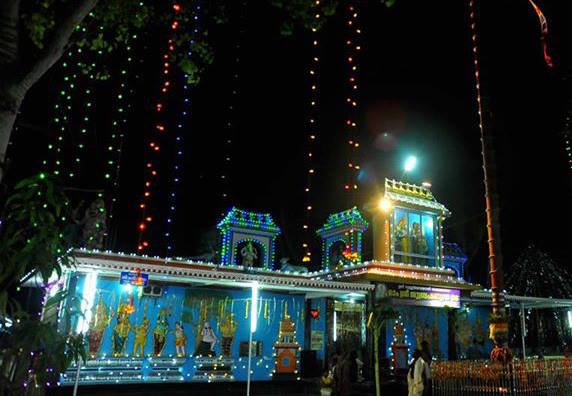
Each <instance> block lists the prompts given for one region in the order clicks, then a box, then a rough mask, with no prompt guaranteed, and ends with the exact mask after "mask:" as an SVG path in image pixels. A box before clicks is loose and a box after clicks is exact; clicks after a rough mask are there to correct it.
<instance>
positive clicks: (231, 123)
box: [219, 0, 246, 210]
mask: <svg viewBox="0 0 572 396" xmlns="http://www.w3.org/2000/svg"><path fill="white" fill-rule="evenodd" d="M239 7H240V13H239V17H238V25H239V26H238V32H237V34H236V42H235V44H234V53H235V55H234V60H233V63H234V64H233V66H232V67H231V68H230V69H231V70H232V80H231V83H230V84H229V89H230V99H229V101H228V104H227V118H226V121H225V124H224V138H223V139H224V141H223V143H222V147H223V158H224V160H223V161H222V165H221V172H220V177H219V182H220V186H221V187H220V202H221V208H222V210H226V209H227V208H228V206H229V202H230V198H231V197H230V195H231V191H230V190H231V189H230V187H231V178H230V175H231V169H232V157H233V156H232V154H233V146H234V140H235V136H236V108H237V103H239V102H238V98H239V95H240V70H241V68H240V62H241V54H242V50H241V46H242V41H243V37H244V31H245V26H246V1H245V0H242V1H241V2H240V5H239Z"/></svg>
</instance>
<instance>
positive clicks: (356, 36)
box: [344, 1, 362, 204]
mask: <svg viewBox="0 0 572 396" xmlns="http://www.w3.org/2000/svg"><path fill="white" fill-rule="evenodd" d="M355 4H356V2H355V1H351V2H350V3H349V5H348V6H347V12H348V14H347V15H348V19H347V21H346V25H347V28H348V30H349V33H348V38H347V39H346V42H345V44H346V47H347V58H346V61H347V65H348V81H347V82H348V94H347V97H346V105H347V108H348V115H347V119H346V122H345V125H346V130H347V143H348V146H349V147H348V148H349V153H348V162H347V179H346V181H345V184H344V190H345V191H347V192H351V193H352V196H353V192H355V191H356V190H357V189H358V185H357V174H358V172H359V170H360V165H359V164H358V163H357V162H356V161H357V152H358V150H359V140H358V133H357V106H358V101H357V93H358V68H359V66H358V57H359V53H360V51H361V45H360V43H361V40H360V36H361V33H362V32H361V28H360V25H359V18H358V9H357V6H356V5H355ZM351 204H353V202H351Z"/></svg>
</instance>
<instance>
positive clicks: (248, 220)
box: [217, 207, 280, 234]
mask: <svg viewBox="0 0 572 396" xmlns="http://www.w3.org/2000/svg"><path fill="white" fill-rule="evenodd" d="M230 227H236V228H244V229H248V230H256V231H265V232H270V233H273V234H280V228H279V227H278V226H277V225H276V223H274V219H273V218H272V216H271V215H270V214H269V213H257V212H249V211H246V210H241V209H238V208H235V207H233V208H232V209H231V210H229V211H228V213H227V214H226V216H225V217H224V218H223V219H222V220H221V221H220V223H218V225H217V228H219V229H228V228H230Z"/></svg>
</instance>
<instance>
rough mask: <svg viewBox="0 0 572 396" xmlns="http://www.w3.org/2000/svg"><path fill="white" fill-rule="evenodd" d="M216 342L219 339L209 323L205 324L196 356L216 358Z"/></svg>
mask: <svg viewBox="0 0 572 396" xmlns="http://www.w3.org/2000/svg"><path fill="white" fill-rule="evenodd" d="M216 342H217V337H216V335H215V333H214V331H213V329H212V328H211V325H210V324H209V322H205V324H204V325H203V329H202V330H201V338H200V342H199V345H198V348H197V351H196V352H195V355H199V356H214V355H215V352H214V346H215V344H216Z"/></svg>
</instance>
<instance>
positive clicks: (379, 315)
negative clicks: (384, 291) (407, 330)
mask: <svg viewBox="0 0 572 396" xmlns="http://www.w3.org/2000/svg"><path fill="white" fill-rule="evenodd" d="M398 318H399V311H397V310H396V309H394V308H393V307H392V306H391V305H389V304H380V305H377V306H375V307H374V308H373V310H371V311H370V313H369V316H368V327H373V329H374V330H376V331H378V330H379V329H380V328H381V326H383V325H384V324H385V323H386V322H387V321H388V320H392V319H398Z"/></svg>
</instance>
